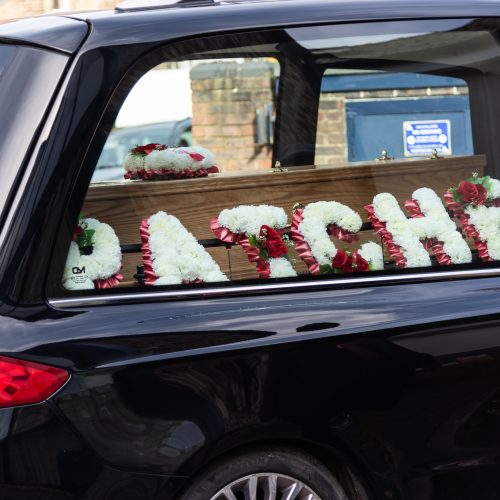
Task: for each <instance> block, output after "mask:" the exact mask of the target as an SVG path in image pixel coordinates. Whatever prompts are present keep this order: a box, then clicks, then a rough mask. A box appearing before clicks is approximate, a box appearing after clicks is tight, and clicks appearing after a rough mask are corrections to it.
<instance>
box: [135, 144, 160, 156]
mask: <svg viewBox="0 0 500 500" xmlns="http://www.w3.org/2000/svg"><path fill="white" fill-rule="evenodd" d="M155 149H158V150H160V151H163V150H164V149H166V146H165V145H163V144H157V143H154V142H151V143H149V144H146V145H144V146H137V147H136V148H135V149H134V150H133V152H134V153H141V154H143V155H148V154H150V153H152V152H153V151H154V150H155Z"/></svg>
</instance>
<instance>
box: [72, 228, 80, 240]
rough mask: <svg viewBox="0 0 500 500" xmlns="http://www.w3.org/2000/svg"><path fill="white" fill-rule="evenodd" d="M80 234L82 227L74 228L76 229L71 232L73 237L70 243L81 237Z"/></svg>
mask: <svg viewBox="0 0 500 500" xmlns="http://www.w3.org/2000/svg"><path fill="white" fill-rule="evenodd" d="M82 233H83V228H82V226H80V225H78V226H76V228H75V229H74V231H73V236H71V239H72V241H75V240H76V239H77V238H78V236H81V234H82Z"/></svg>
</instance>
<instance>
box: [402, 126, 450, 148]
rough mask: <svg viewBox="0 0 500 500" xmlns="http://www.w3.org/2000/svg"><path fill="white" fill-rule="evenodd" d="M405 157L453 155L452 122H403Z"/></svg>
mask: <svg viewBox="0 0 500 500" xmlns="http://www.w3.org/2000/svg"><path fill="white" fill-rule="evenodd" d="M403 133H404V141H405V144H404V146H405V147H404V151H405V156H430V155H431V154H432V151H433V150H434V149H435V150H436V151H437V153H438V155H439V156H445V155H451V125H450V120H420V121H409V122H403Z"/></svg>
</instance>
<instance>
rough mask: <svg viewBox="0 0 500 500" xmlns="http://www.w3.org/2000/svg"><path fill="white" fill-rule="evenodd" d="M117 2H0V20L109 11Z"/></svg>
mask: <svg viewBox="0 0 500 500" xmlns="http://www.w3.org/2000/svg"><path fill="white" fill-rule="evenodd" d="M117 3H119V0H0V20H2V21H3V20H8V19H17V18H20V17H29V16H39V15H41V14H49V13H50V12H54V11H57V10H59V11H67V10H93V9H109V8H112V7H114V6H115V5H116V4H117Z"/></svg>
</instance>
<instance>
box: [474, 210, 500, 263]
mask: <svg viewBox="0 0 500 500" xmlns="http://www.w3.org/2000/svg"><path fill="white" fill-rule="evenodd" d="M465 213H466V214H467V215H468V216H469V224H471V225H473V226H474V227H475V229H476V231H477V232H478V234H479V238H480V239H481V240H482V241H484V242H485V243H486V244H487V245H488V254H489V256H490V257H491V258H492V259H493V260H500V234H499V230H500V208H499V207H485V206H484V205H479V206H477V207H474V206H471V205H469V206H468V207H467V208H466V209H465Z"/></svg>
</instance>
